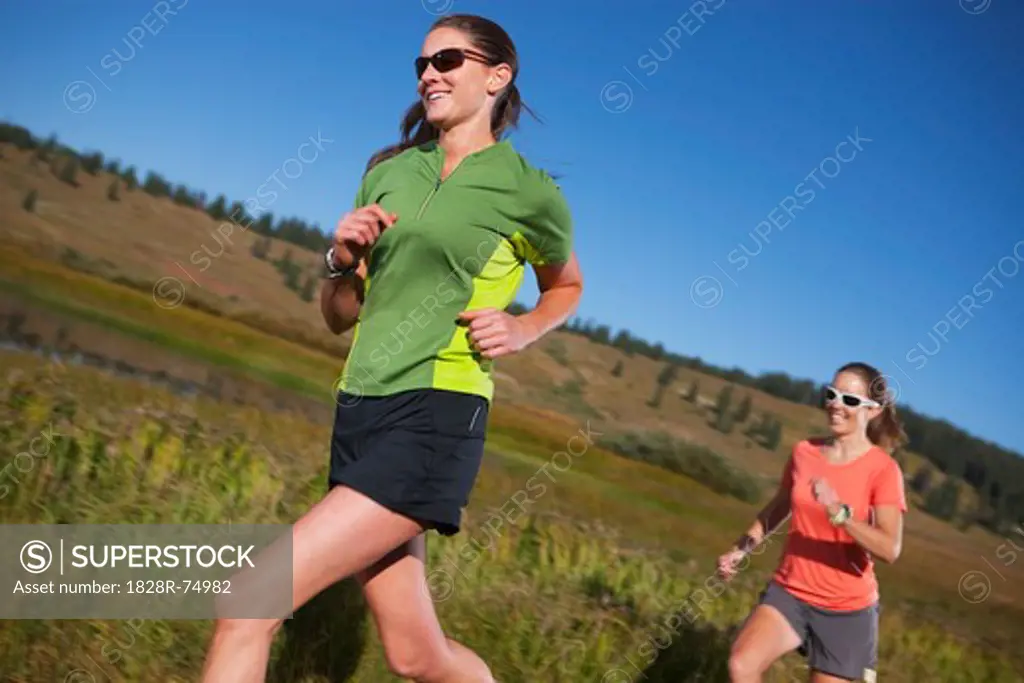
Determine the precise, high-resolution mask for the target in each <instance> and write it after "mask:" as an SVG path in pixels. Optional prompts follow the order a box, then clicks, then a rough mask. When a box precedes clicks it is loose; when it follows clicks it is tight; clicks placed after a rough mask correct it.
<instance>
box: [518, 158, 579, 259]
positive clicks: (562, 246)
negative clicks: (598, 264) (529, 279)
mask: <svg viewBox="0 0 1024 683" xmlns="http://www.w3.org/2000/svg"><path fill="white" fill-rule="evenodd" d="M526 195H527V196H526V197H524V199H525V204H526V206H527V207H528V209H527V211H526V213H525V215H523V217H522V220H521V234H520V235H519V237H520V238H521V241H522V243H521V244H518V245H517V247H518V249H519V252H520V255H521V256H522V257H523V259H524V260H526V261H527V262H528V263H531V264H533V265H538V266H543V265H548V264H557V263H565V262H566V261H568V260H569V257H570V256H571V255H572V247H573V221H572V212H571V211H570V210H569V204H568V202H566V201H565V196H564V195H563V194H562V190H561V188H559V187H558V185H556V184H555V181H554V180H553V179H552V178H551V177H550V176H549V175H547V174H546V173H543V172H540V173H539V175H538V176H535V177H534V178H532V179H531V182H530V187H529V188H527V192H526Z"/></svg>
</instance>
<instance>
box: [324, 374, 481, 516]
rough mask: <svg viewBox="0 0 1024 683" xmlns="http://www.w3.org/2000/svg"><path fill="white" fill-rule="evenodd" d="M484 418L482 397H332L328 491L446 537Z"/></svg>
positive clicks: (476, 460)
mask: <svg viewBox="0 0 1024 683" xmlns="http://www.w3.org/2000/svg"><path fill="white" fill-rule="evenodd" d="M488 412H489V404H488V401H487V399H485V398H484V397H482V396H476V395H473V394H465V393H459V392H454V391H445V390H441V389H418V390H413V391H403V392H400V393H397V394H393V395H391V396H354V395H351V394H347V393H344V392H342V393H339V394H338V396H337V408H336V410H335V416H334V433H333V435H332V437H331V468H330V474H329V479H328V484H329V487H330V488H334V487H335V486H338V485H343V486H348V487H349V488H352V489H355V490H356V491H359V492H360V493H362V494H364V495H366V496H368V497H369V498H371V499H373V500H374V501H376V502H377V503H380V504H381V505H383V506H384V507H386V508H388V509H390V510H393V511H394V512H397V513H399V514H402V515H405V516H406V517H409V518H411V519H414V520H416V521H417V522H419V523H421V524H423V525H424V526H425V527H426V528H433V529H436V530H437V531H438V532H439V533H441V534H444V535H445V536H451V535H454V534H456V533H458V531H459V526H460V523H461V520H462V509H463V508H464V507H465V506H466V505H467V504H468V503H469V494H470V491H471V490H472V489H473V484H474V483H475V482H476V477H477V474H478V473H479V471H480V463H481V461H482V460H483V454H484V435H485V433H486V430H487V417H488Z"/></svg>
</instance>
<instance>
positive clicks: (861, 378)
mask: <svg viewBox="0 0 1024 683" xmlns="http://www.w3.org/2000/svg"><path fill="white" fill-rule="evenodd" d="M824 401H825V410H826V412H827V413H828V417H829V429H830V431H831V432H832V435H831V437H829V438H826V439H806V440H803V441H801V442H800V443H798V444H797V445H796V446H795V447H794V448H793V452H792V455H791V456H790V458H789V460H788V461H787V462H786V466H785V469H784V470H783V476H782V482H781V483H780V485H779V490H778V492H777V493H776V494H775V497H774V498H773V499H772V501H771V502H769V503H768V505H766V506H765V507H764V509H763V510H761V512H760V514H759V515H758V516H757V519H756V521H755V522H754V524H753V525H752V526H751V527H750V529H749V530H748V531H747V533H746V534H745V535H744V536H743V537H741V538H740V540H739V541H738V542H737V543H736V544H735V545H734V546H733V548H732V549H730V550H729V552H727V553H725V554H724V555H722V556H721V557H720V558H719V560H718V570H719V574H720V576H721V577H722V578H723V579H726V580H728V579H730V578H732V576H734V575H735V573H736V565H737V563H739V562H740V561H741V560H742V559H743V558H744V557H745V556H746V555H747V554H749V553H750V551H751V550H753V549H754V548H756V547H757V546H758V545H760V544H761V542H762V541H764V539H765V537H766V535H767V534H768V533H770V532H771V531H772V530H774V529H776V528H778V527H779V525H780V524H781V523H782V522H784V521H785V519H786V517H787V516H789V515H790V514H792V519H791V520H790V528H789V533H788V536H787V538H786V544H785V548H784V549H783V554H782V559H781V561H780V563H779V567H778V569H777V570H776V572H775V574H774V576H773V577H772V581H771V582H770V583H769V585H768V587H767V589H766V590H765V591H764V593H762V595H761V601H760V604H759V605H758V606H757V607H756V608H755V609H754V611H753V612H752V613H751V615H750V617H749V618H748V619H747V622H746V623H745V624H744V625H743V628H742V629H741V630H740V633H739V635H738V636H737V637H736V641H735V642H734V643H733V648H732V654H731V656H730V658H729V673H730V676H731V679H732V681H733V683H757V682H759V681H760V680H761V675H762V674H763V673H764V672H765V671H767V670H768V668H769V667H770V666H771V665H772V664H773V663H774V662H775V661H776V660H778V659H779V658H780V657H782V656H783V655H784V654H786V653H787V652H790V651H792V650H796V649H798V648H799V652H800V653H801V654H802V655H804V656H806V657H807V659H808V664H809V666H810V669H811V679H810V680H811V682H812V683H832V682H834V681H861V680H863V681H868V682H869V683H871V682H872V681H874V680H875V676H876V674H875V671H876V667H877V662H878V607H879V595H878V582H877V580H876V578H875V573H874V563H873V558H878V559H881V560H882V561H883V562H889V563H892V562H895V561H896V559H897V558H898V557H899V555H900V549H901V546H902V542H903V514H904V513H905V512H906V510H907V504H906V497H905V495H904V489H903V473H902V471H901V470H900V466H899V464H898V463H897V462H896V461H895V460H894V459H893V458H892V456H891V455H890V452H892V450H894V449H895V448H898V447H899V446H900V445H902V444H903V443H904V442H905V441H906V435H905V434H904V432H903V428H902V427H901V425H900V422H899V419H898V418H897V416H896V408H895V406H894V405H893V404H892V401H890V400H889V397H888V388H887V386H886V382H885V377H884V376H883V375H882V374H881V373H880V372H879V371H878V370H876V369H875V368H873V367H871V366H870V365H867V364H865V363H849V364H847V365H844V366H843V367H841V368H840V369H839V370H838V371H837V372H836V375H835V377H834V378H833V381H832V384H831V385H830V386H828V387H827V388H826V389H825V397H824Z"/></svg>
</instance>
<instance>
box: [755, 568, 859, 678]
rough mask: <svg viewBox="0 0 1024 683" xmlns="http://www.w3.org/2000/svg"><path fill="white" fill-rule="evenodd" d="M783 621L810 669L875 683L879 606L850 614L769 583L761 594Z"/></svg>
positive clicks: (764, 602) (763, 600)
mask: <svg viewBox="0 0 1024 683" xmlns="http://www.w3.org/2000/svg"><path fill="white" fill-rule="evenodd" d="M761 604H762V605H771V606H772V607H774V608H775V609H777V610H778V611H779V612H781V613H782V616H784V617H785V618H786V620H787V621H788V622H789V624H790V626H792V627H793V630H794V631H796V633H797V635H799V636H800V638H801V640H802V642H801V644H800V648H799V650H798V652H799V653H800V654H801V655H803V656H804V657H806V658H807V663H808V665H809V666H810V668H811V669H812V670H815V671H820V672H821V673H824V674H829V675H831V676H837V677H839V678H845V679H846V680H850V681H866V682H867V683H874V681H875V678H876V667H877V666H878V611H879V610H878V604H877V603H876V604H874V605H872V606H870V607H866V608H864V609H859V610H854V611H851V612H834V611H831V610H826V609H821V608H819V607H814V606H813V605H809V604H807V603H806V602H804V601H802V600H800V599H798V598H796V597H794V596H793V595H792V594H791V593H789V592H788V591H786V589H784V588H782V587H781V586H780V585H778V584H777V583H775V582H774V581H772V582H771V583H769V584H768V588H766V589H765V591H764V592H763V593H762V594H761Z"/></svg>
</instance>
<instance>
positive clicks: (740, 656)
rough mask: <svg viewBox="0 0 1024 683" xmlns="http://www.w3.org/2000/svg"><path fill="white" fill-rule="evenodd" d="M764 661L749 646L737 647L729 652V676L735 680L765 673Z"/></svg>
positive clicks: (742, 679) (744, 679)
mask: <svg viewBox="0 0 1024 683" xmlns="http://www.w3.org/2000/svg"><path fill="white" fill-rule="evenodd" d="M763 669H764V662H762V661H760V658H759V657H758V656H757V654H756V653H755V652H753V651H751V650H750V649H748V648H735V649H733V651H732V652H731V653H730V654H729V677H730V678H731V679H732V680H733V681H746V680H748V679H750V678H751V677H753V676H757V675H758V674H761V673H763Z"/></svg>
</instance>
